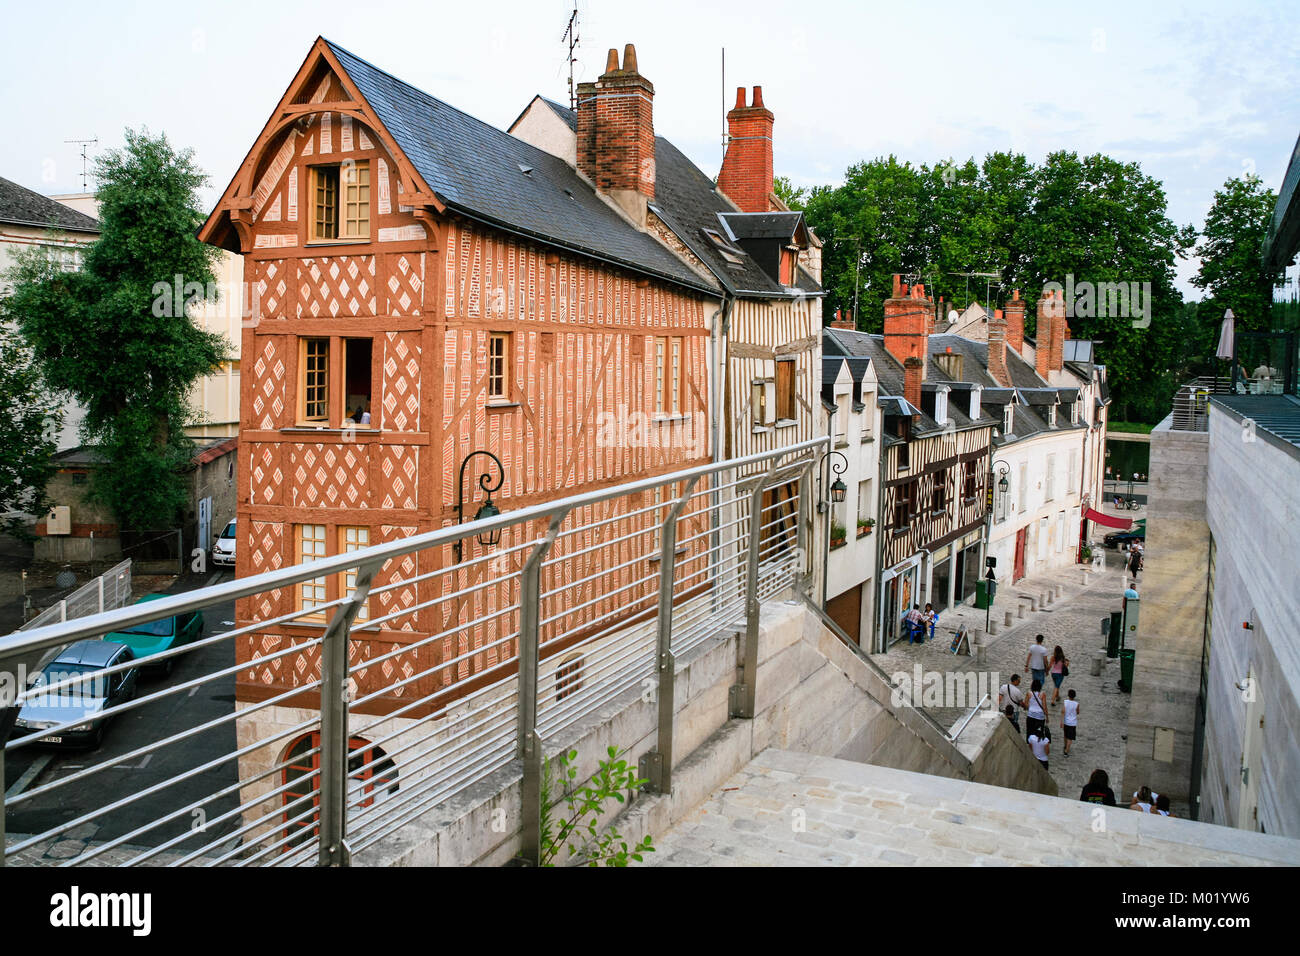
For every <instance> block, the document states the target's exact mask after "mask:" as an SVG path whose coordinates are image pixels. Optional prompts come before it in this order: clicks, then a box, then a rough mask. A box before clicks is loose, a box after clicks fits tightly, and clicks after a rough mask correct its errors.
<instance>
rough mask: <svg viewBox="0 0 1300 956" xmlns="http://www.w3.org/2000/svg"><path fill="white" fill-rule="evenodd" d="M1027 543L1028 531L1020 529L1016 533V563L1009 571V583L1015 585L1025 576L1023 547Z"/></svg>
mask: <svg viewBox="0 0 1300 956" xmlns="http://www.w3.org/2000/svg"><path fill="white" fill-rule="evenodd" d="M1028 541H1029V529H1028V528H1021V529H1020V530H1019V531H1017V532H1016V562H1015V565H1016V566H1015V567H1014V568H1013V569H1012V571H1011V583H1012V584H1015V583H1016V582H1017V581H1019V580H1020V579H1021V578H1023V577H1024V576H1025V545H1026V544H1027V543H1028Z"/></svg>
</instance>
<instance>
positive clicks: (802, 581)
mask: <svg viewBox="0 0 1300 956" xmlns="http://www.w3.org/2000/svg"><path fill="white" fill-rule="evenodd" d="M811 471H812V462H809V463H808V464H807V465H805V466H804V469H803V474H801V475H800V476H799V511H798V514H797V516H796V519H795V520H796V521H798V526H797V527H796V528H795V556H796V557H795V560H796V561H798V566H797V567H796V568H795V569H794V585H793V588H792V591H793V593H792V594H791V596H790V599H791V603H796V604H797V603H799V599H800V596H801V595H803V594H806V593H807V592H808V587H809V582H810V580H811V578H812V573H811V572H812V566H813V565H812V555H810V554H809V553H808V551H809V549H808V541H809V534H808V526H807V524H806V522H808V521H811V520H812V514H813V512H812V476H811V474H810V473H811Z"/></svg>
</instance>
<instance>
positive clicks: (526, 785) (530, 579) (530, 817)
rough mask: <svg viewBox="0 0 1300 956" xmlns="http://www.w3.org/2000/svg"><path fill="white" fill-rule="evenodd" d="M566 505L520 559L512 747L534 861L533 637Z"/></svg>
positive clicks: (538, 823)
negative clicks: (545, 564)
mask: <svg viewBox="0 0 1300 956" xmlns="http://www.w3.org/2000/svg"><path fill="white" fill-rule="evenodd" d="M568 513H569V511H568V509H567V508H566V509H565V510H564V511H562V512H560V513H559V514H555V515H552V516H551V523H550V526H549V527H548V528H547V529H546V537H545V538H543V539H542V540H541V541H539V542H538V543H537V546H536V547H534V548H533V550H532V552H531V553H530V554H529V555H528V560H527V561H525V562H524V567H523V571H522V572H521V574H520V579H519V721H518V725H517V730H516V732H517V734H518V740H517V748H516V753H517V754H518V755H519V759H520V760H522V761H523V765H524V767H523V771H524V776H523V781H522V784H521V789H520V814H521V816H522V821H521V827H522V828H521V831H520V847H519V856H520V858H521V859H522V860H523V861H524V862H526V863H528V864H529V865H531V866H537V865H538V863H539V862H540V859H541V853H542V738H541V737H540V736H538V733H537V672H538V667H539V665H540V664H541V648H540V644H539V641H538V631H539V622H540V620H541V606H540V604H541V593H542V587H541V580H542V559H543V558H545V557H546V554H547V552H548V551H550V550H551V546H552V545H553V544H555V539H556V536H557V535H558V534H559V533H560V525H562V524H563V523H564V518H565V516H566V515H568Z"/></svg>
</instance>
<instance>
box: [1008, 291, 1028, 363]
mask: <svg viewBox="0 0 1300 956" xmlns="http://www.w3.org/2000/svg"><path fill="white" fill-rule="evenodd" d="M1006 317H1007V347H1008V348H1011V349H1015V351H1016V354H1019V353H1020V350H1021V349H1023V348H1024V347H1025V300H1024V299H1022V298H1020V290H1019V289H1016V290H1015V291H1014V292H1012V293H1011V301H1009V302H1008V303H1007V305H1006Z"/></svg>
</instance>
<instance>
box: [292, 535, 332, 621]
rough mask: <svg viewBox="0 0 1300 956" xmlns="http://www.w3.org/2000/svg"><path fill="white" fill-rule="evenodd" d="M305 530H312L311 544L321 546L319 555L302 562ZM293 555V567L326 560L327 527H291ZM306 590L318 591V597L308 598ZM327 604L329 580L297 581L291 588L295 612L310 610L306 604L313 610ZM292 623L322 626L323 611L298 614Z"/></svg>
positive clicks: (323, 578) (324, 578)
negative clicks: (317, 534) (316, 532)
mask: <svg viewBox="0 0 1300 956" xmlns="http://www.w3.org/2000/svg"><path fill="white" fill-rule="evenodd" d="M307 528H311V529H313V535H312V537H311V539H310V540H311V541H312V543H313V544H315V543H316V542H317V541H319V543H320V546H321V553H320V554H313V555H312V556H311V560H304V558H305V557H306V555H305V554H304V551H303V543H304V540H305V536H304V534H303V531H304V529H307ZM317 528H319V529H320V537H319V538H317V537H316V536H315V534H314V530H315V529H317ZM293 553H294V564H295V565H300V564H310V563H312V561H317V560H323V559H324V558H328V557H329V526H328V525H324V524H314V523H304V524H295V525H294V526H293ZM307 588H312V589H313V591H316V590H319V591H320V592H321V594H320V596H319V597H318V596H317V595H316V594H315V593H313V594H312V595H311V596H310V597H309V596H308V595H307V593H306V589H307ZM329 602H330V582H329V579H328V578H326V577H319V578H311V579H309V580H307V581H299V582H298V583H297V584H295V585H294V586H293V609H294V611H295V612H301V611H307V610H311V609H309V608H308V607H307V604H308V603H310V604H311V605H312V606H313V607H312V609H314V608H315V607H318V606H320V605H324V604H328V603H329ZM293 622H294V623H297V624H324V623H325V610H324V609H322V610H320V611H319V612H317V613H307V614H301V613H300V614H298V616H297V617H295V618H294V619H293Z"/></svg>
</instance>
